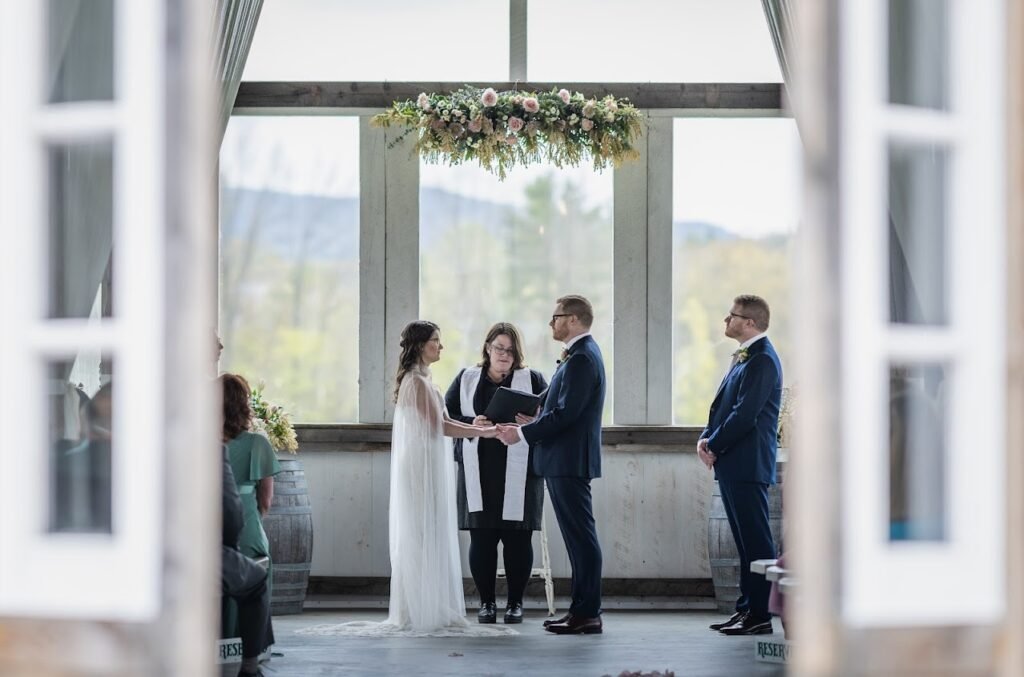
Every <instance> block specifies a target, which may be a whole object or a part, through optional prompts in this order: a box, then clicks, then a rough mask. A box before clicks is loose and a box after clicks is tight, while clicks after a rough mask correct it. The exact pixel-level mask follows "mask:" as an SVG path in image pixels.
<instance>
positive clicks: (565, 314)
mask: <svg viewBox="0 0 1024 677" xmlns="http://www.w3.org/2000/svg"><path fill="white" fill-rule="evenodd" d="M560 317H572V313H555V314H554V315H552V316H551V321H552V322H554V321H555V320H557V319H558V318H560Z"/></svg>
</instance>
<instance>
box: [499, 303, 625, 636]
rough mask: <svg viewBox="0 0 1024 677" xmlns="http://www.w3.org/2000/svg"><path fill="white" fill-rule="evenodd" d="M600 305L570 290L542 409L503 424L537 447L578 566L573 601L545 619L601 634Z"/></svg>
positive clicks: (506, 432) (557, 316) (556, 320)
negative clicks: (597, 481)
mask: <svg viewBox="0 0 1024 677" xmlns="http://www.w3.org/2000/svg"><path fill="white" fill-rule="evenodd" d="M593 322H594V309H593V307H592V306H591V305H590V301H588V300H587V299H585V298H583V297H582V296H563V297H562V298H560V299H558V301H557V302H556V304H555V311H554V312H553V313H552V314H551V322H550V326H551V338H553V339H554V340H556V341H563V342H564V343H565V350H563V351H562V359H561V361H560V362H559V365H558V369H557V370H555V374H554V376H552V377H551V385H549V386H548V390H547V397H546V398H545V399H544V406H543V409H542V410H541V412H540V415H539V416H538V417H537V418H536V419H533V418H531V417H517V419H516V420H517V422H519V423H521V424H524V425H522V426H521V427H515V426H499V429H500V432H499V435H498V437H499V439H501V441H502V442H504V443H505V444H515V443H516V442H518V441H520V439H522V440H524V441H526V442H527V443H528V444H529V445H530V446H531V447H533V471H534V473H536V474H537V475H540V476H541V477H544V478H545V481H546V482H547V485H548V496H550V497H551V506H552V507H553V508H554V510H555V517H557V518H558V526H559V528H560V529H561V531H562V539H563V540H564V541H565V548H566V550H567V551H568V553H569V564H570V565H571V567H572V605H571V606H570V607H569V613H568V614H566V615H565V616H564V617H562V618H560V619H558V620H549V621H545V622H544V627H545V629H547V630H548V631H549V632H553V633H555V634H558V635H573V634H598V633H600V632H602V624H601V544H600V543H598V540H597V528H596V526H595V524H594V510H593V505H592V501H591V496H590V480H591V479H593V478H595V477H600V476H601V411H602V409H603V408H604V393H605V377H604V360H603V359H602V358H601V349H600V348H598V346H597V343H596V342H595V341H594V338H593V337H592V336H591V335H590V325H591V324H593Z"/></svg>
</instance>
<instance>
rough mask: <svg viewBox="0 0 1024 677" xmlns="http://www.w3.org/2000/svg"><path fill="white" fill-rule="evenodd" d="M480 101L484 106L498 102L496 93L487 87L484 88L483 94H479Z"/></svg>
mask: <svg viewBox="0 0 1024 677" xmlns="http://www.w3.org/2000/svg"><path fill="white" fill-rule="evenodd" d="M480 103H482V104H483V105H484V107H485V108H490V107H491V106H493V105H494V104H496V103H498V93H497V92H496V91H494V90H493V89H492V88H490V87H488V88H487V89H485V90H484V93H483V95H481V96H480Z"/></svg>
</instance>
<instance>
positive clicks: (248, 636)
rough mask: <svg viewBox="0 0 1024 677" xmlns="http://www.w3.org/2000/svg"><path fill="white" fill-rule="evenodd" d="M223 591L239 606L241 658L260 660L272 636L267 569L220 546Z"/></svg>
mask: <svg viewBox="0 0 1024 677" xmlns="http://www.w3.org/2000/svg"><path fill="white" fill-rule="evenodd" d="M221 590H222V594H223V595H224V597H230V598H231V599H233V600H235V602H236V603H237V604H238V636H239V637H240V638H241V640H242V657H243V658H254V657H256V656H259V655H260V652H262V651H263V649H265V648H266V646H267V645H266V640H267V637H268V634H269V632H270V588H269V587H267V571H266V569H264V568H263V567H261V566H260V565H258V564H256V563H255V562H254V561H252V560H251V559H249V558H248V557H246V556H245V555H243V554H242V553H240V552H239V551H238V550H235V549H234V548H229V547H227V546H226V545H224V546H221ZM271 641H273V640H271Z"/></svg>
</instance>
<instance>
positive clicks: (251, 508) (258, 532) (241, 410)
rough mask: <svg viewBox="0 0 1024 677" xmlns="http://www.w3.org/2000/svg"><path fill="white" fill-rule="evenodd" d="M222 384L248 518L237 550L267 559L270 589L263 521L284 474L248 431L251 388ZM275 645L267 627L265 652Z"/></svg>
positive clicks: (226, 433) (227, 379)
mask: <svg viewBox="0 0 1024 677" xmlns="http://www.w3.org/2000/svg"><path fill="white" fill-rule="evenodd" d="M220 382H221V385H222V386H223V391H224V430H223V439H224V442H225V443H226V444H227V447H228V460H229V461H230V463H231V471H232V472H233V473H234V475H235V483H236V484H237V485H238V493H239V494H240V495H241V498H242V510H243V513H244V515H245V526H244V527H243V528H242V534H241V537H240V538H239V541H238V549H239V550H241V552H242V554H243V555H246V556H247V557H251V558H253V559H256V560H258V559H260V558H263V557H266V558H267V561H268V565H267V572H268V574H267V586H268V587H270V584H271V581H272V580H273V569H272V568H271V567H272V563H270V543H269V541H268V540H267V532H266V531H264V530H263V521H262V519H263V516H264V515H266V514H267V511H269V510H270V503H271V501H273V499H274V475H276V474H277V473H279V472H281V464H280V463H278V461H277V455H276V454H275V453H274V448H273V447H272V446H270V441H269V440H267V438H266V437H264V436H263V435H261V434H259V433H254V432H251V431H250V430H249V428H250V426H251V424H252V407H251V405H250V390H249V384H248V383H247V382H246V380H245V379H244V378H242V377H241V376H238V375H237V374H224V375H223V376H221V377H220ZM227 607H228V608H226V609H225V611H224V620H223V625H224V627H223V628H222V630H223V632H224V633H225V634H224V636H225V637H237V636H238V631H237V622H236V621H237V618H236V617H237V613H236V609H235V608H234V604H233V602H232V603H229V604H227ZM228 633H229V634H228ZM273 643H274V632H273V628H272V627H271V626H270V625H269V624H268V626H267V637H266V642H265V644H264V646H263V649H264V650H265V649H266V648H267V647H269V646H270V645H271V644H273Z"/></svg>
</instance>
